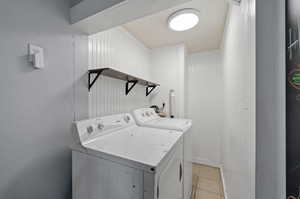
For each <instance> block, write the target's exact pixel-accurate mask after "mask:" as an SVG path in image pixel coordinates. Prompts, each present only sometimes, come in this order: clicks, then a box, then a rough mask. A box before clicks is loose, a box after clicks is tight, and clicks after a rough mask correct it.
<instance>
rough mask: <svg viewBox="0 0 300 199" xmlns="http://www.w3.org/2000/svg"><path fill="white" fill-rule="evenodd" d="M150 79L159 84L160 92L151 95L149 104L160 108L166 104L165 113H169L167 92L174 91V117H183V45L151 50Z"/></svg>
mask: <svg viewBox="0 0 300 199" xmlns="http://www.w3.org/2000/svg"><path fill="white" fill-rule="evenodd" d="M151 59H152V71H151V72H152V78H153V80H154V81H155V82H157V83H160V84H161V86H160V92H159V93H157V94H154V95H151V104H156V105H159V106H162V103H163V102H165V103H166V107H165V111H166V112H167V113H169V91H170V89H174V90H175V95H176V97H175V104H176V105H175V106H176V108H175V114H174V115H175V117H184V115H185V114H184V109H185V107H184V105H185V102H184V94H185V92H184V84H185V79H184V74H185V47H184V45H176V46H168V47H163V48H156V49H152V57H151Z"/></svg>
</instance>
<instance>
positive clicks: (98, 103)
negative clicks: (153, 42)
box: [89, 27, 151, 117]
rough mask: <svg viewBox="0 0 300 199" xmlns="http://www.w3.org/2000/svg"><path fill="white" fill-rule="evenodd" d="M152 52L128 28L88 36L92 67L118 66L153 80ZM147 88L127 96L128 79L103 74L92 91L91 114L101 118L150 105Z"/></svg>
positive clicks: (136, 88) (125, 70)
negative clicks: (151, 76)
mask: <svg viewBox="0 0 300 199" xmlns="http://www.w3.org/2000/svg"><path fill="white" fill-rule="evenodd" d="M150 56H151V53H150V50H149V49H148V48H146V47H145V46H144V45H143V44H142V43H140V42H139V41H138V40H136V39H135V38H134V37H133V36H132V35H130V34H129V33H128V32H127V31H126V30H124V29H123V28H121V27H117V28H114V29H111V30H108V31H104V32H101V33H97V34H95V35H91V36H89V69H91V68H106V67H110V68H115V69H117V70H120V71H122V72H125V73H129V74H132V75H135V76H138V77H141V78H145V79H149V80H151V79H150V65H151V64H150V60H151V58H150ZM145 92H146V91H145V87H144V86H141V85H136V86H135V87H134V88H133V89H132V90H131V91H130V93H129V94H128V95H127V96H126V95H125V81H122V80H117V79H113V78H109V77H104V76H100V78H99V79H98V80H97V81H96V83H95V84H94V86H93V87H92V88H91V90H90V92H89V116H90V117H99V116H104V115H110V114H115V113H122V112H129V111H131V110H132V109H135V108H140V107H147V106H149V98H148V97H146V96H145V95H146V94H145Z"/></svg>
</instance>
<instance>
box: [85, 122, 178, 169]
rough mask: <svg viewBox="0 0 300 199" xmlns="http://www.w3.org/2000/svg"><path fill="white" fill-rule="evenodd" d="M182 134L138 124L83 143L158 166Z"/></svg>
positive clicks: (96, 149) (89, 147) (87, 146)
mask: <svg viewBox="0 0 300 199" xmlns="http://www.w3.org/2000/svg"><path fill="white" fill-rule="evenodd" d="M181 136H182V133H181V132H178V131H170V130H163V129H153V128H146V127H138V126H136V125H134V126H130V127H127V128H126V129H121V130H118V131H115V132H112V133H109V134H107V135H104V136H100V137H97V138H96V139H93V140H91V141H90V142H86V143H84V144H83V146H84V147H86V148H88V149H92V150H94V151H100V152H102V153H106V154H111V155H114V156H118V157H121V158H125V159H129V160H132V161H136V162H139V163H142V164H146V165H149V166H151V167H157V166H158V164H159V163H160V162H161V161H162V159H163V158H164V157H165V156H166V155H167V153H168V152H169V151H170V150H171V149H172V147H173V146H174V145H175V144H176V142H177V141H178V140H179V139H180V137H181Z"/></svg>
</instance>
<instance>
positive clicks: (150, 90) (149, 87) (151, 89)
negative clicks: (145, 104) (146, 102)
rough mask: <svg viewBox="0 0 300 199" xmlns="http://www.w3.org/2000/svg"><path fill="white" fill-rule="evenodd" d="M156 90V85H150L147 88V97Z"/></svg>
mask: <svg viewBox="0 0 300 199" xmlns="http://www.w3.org/2000/svg"><path fill="white" fill-rule="evenodd" d="M155 88H156V85H148V86H147V87H146V96H148V95H149V94H150V93H151V92H152V91H153V90H154V89H155Z"/></svg>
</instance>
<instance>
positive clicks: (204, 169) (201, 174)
mask: <svg viewBox="0 0 300 199" xmlns="http://www.w3.org/2000/svg"><path fill="white" fill-rule="evenodd" d="M192 199H224V191H223V184H222V179H221V172H220V169H218V168H214V167H209V166H205V165H201V164H193V193H192Z"/></svg>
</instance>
